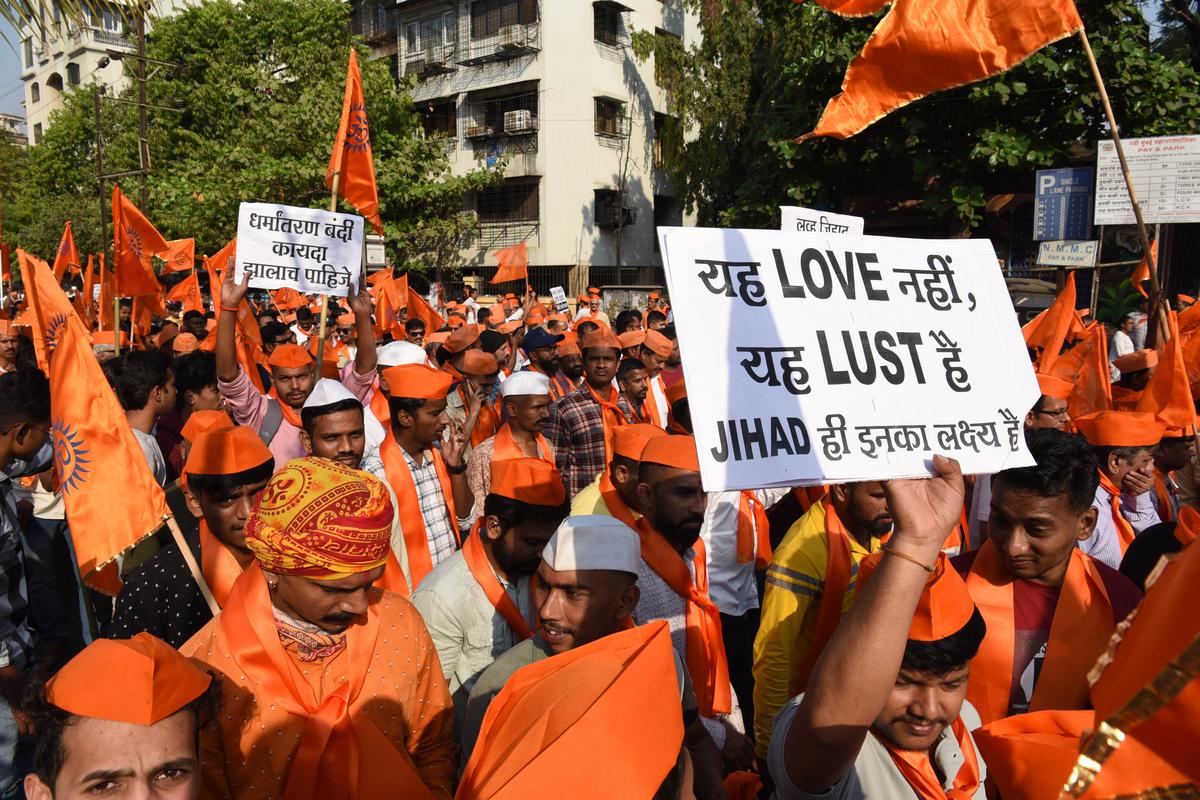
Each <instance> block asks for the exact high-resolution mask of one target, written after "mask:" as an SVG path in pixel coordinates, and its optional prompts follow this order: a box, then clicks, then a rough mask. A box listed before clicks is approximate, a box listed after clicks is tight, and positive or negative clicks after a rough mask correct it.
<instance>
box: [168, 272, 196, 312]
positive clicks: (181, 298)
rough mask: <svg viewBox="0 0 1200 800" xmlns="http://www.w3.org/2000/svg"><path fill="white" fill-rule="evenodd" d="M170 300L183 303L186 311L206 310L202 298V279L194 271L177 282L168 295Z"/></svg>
mask: <svg viewBox="0 0 1200 800" xmlns="http://www.w3.org/2000/svg"><path fill="white" fill-rule="evenodd" d="M167 299H168V300H173V301H175V302H179V303H183V310H184V311H200V312H203V311H204V301H203V300H202V299H201V298H200V279H199V278H198V277H197V276H196V273H195V272H193V273H192V274H191V275H189V276H187V277H186V278H184V279H183V280H181V281H180V282H179V283H177V284H175V288H173V289H172V290H171V291H170V293H169V294H168V295H167Z"/></svg>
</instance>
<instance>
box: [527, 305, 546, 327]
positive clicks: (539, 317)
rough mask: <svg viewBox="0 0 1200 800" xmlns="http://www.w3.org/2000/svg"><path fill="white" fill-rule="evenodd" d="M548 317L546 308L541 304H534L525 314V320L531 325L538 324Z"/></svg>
mask: <svg viewBox="0 0 1200 800" xmlns="http://www.w3.org/2000/svg"><path fill="white" fill-rule="evenodd" d="M545 319H546V309H544V308H542V307H541V306H534V307H533V308H531V309H530V310H529V313H528V314H526V315H525V321H526V322H527V323H529V324H530V325H538V324H540V323H541V322H543V321H544V320H545Z"/></svg>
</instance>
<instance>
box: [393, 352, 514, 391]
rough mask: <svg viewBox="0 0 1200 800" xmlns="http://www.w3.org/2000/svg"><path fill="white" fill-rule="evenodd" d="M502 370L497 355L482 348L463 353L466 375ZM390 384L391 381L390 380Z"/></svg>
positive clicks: (463, 367) (485, 373)
mask: <svg viewBox="0 0 1200 800" xmlns="http://www.w3.org/2000/svg"><path fill="white" fill-rule="evenodd" d="M499 371H500V365H499V364H497V363H496V357H495V356H494V355H492V354H491V353H485V352H483V351H482V350H468V351H467V352H466V353H464V354H463V362H462V369H461V372H462V373H463V374H464V375H495V374H496V373H497V372H499ZM388 385H389V386H390V385H391V383H390V382H389V383H388Z"/></svg>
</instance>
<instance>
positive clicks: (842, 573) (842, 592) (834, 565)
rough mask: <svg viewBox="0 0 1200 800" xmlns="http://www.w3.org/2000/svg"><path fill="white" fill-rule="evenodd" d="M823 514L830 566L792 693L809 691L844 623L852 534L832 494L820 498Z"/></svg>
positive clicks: (796, 668) (796, 665)
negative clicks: (820, 662)
mask: <svg viewBox="0 0 1200 800" xmlns="http://www.w3.org/2000/svg"><path fill="white" fill-rule="evenodd" d="M820 502H821V511H822V512H823V513H824V515H825V543H826V546H827V547H828V548H829V559H828V562H829V563H828V566H827V567H826V568H825V583H824V584H823V585H822V587H821V600H820V603H819V604H818V605H817V628H816V630H814V631H813V636H812V641H811V642H809V645H808V652H806V653H805V654H804V658H803V660H800V661H795V660H793V662H792V664H793V667H794V668H793V671H792V684H791V693H792V694H793V695H797V694H800V693H801V692H803V691H805V690H806V689H807V688H808V679H809V678H810V677H812V671H813V667H815V666H816V665H817V659H818V658H819V657H820V656H821V651H823V650H824V649H825V645H827V644H829V639H830V637H832V636H833V632H834V631H836V630H837V626H838V623H840V622H841V621H842V600H843V599H844V598H845V596H846V592H847V591H849V590H850V569H851V565H852V557H851V555H850V532H849V531H847V530H846V526H845V525H843V524H842V521H841V519H839V518H838V515H837V511H836V510H835V509H834V507H833V501H831V500H830V499H829V494H828V493H826V495H825V496H824V497H823V498H821V501H820Z"/></svg>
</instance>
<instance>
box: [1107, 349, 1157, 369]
mask: <svg viewBox="0 0 1200 800" xmlns="http://www.w3.org/2000/svg"><path fill="white" fill-rule="evenodd" d="M1113 366H1114V367H1116V368H1117V369H1119V370H1121V372H1140V371H1141V370H1144V369H1154V368H1155V367H1156V366H1158V351H1157V350H1135V351H1134V352H1132V353H1129V354H1127V355H1123V356H1121V357H1120V358H1118V359H1117V360H1116V361H1114V362H1113Z"/></svg>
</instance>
